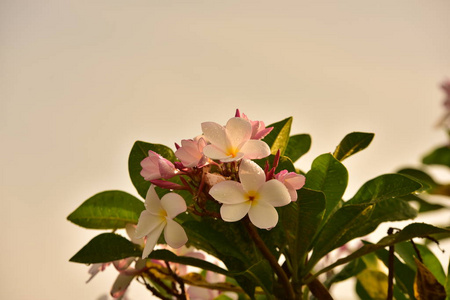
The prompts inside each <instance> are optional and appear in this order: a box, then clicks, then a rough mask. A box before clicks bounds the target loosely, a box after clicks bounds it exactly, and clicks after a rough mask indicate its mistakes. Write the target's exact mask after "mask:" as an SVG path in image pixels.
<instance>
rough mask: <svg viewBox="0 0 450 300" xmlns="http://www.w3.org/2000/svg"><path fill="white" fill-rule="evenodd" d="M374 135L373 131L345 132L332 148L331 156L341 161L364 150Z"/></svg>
mask: <svg viewBox="0 0 450 300" xmlns="http://www.w3.org/2000/svg"><path fill="white" fill-rule="evenodd" d="M373 137H374V134H373V133H367V132H352V133H349V134H347V135H346V136H345V137H344V138H343V139H342V141H341V142H340V143H339V145H338V146H337V147H336V150H334V153H333V156H334V157H336V159H337V160H339V161H343V160H344V159H346V158H347V157H350V156H352V155H353V154H355V153H358V152H359V151H361V150H364V149H365V148H367V146H369V144H370V143H371V142H372V139H373Z"/></svg>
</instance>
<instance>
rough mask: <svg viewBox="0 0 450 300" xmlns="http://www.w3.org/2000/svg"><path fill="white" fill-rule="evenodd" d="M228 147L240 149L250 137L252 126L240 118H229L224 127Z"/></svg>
mask: <svg viewBox="0 0 450 300" xmlns="http://www.w3.org/2000/svg"><path fill="white" fill-rule="evenodd" d="M225 132H226V135H227V138H228V142H229V143H230V144H229V146H232V147H233V148H240V147H241V146H242V145H243V144H244V143H245V142H246V141H248V140H249V139H250V137H251V136H252V125H251V124H250V122H249V121H247V120H244V119H242V118H231V119H230V120H228V122H227V125H226V126H225Z"/></svg>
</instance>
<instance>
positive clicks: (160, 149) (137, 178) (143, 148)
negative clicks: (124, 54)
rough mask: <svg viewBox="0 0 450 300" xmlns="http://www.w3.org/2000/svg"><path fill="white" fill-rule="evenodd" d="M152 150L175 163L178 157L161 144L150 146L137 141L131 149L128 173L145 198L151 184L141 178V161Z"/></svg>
mask: <svg viewBox="0 0 450 300" xmlns="http://www.w3.org/2000/svg"><path fill="white" fill-rule="evenodd" d="M149 150H152V151H154V152H156V153H158V154H159V155H161V156H162V157H164V158H166V159H168V160H170V161H171V162H173V161H175V159H176V157H175V154H174V153H173V151H172V149H170V148H169V147H166V146H164V145H160V144H150V143H146V142H141V141H137V142H135V143H134V145H133V148H132V149H131V152H130V156H129V157H128V172H129V174H130V178H131V181H132V182H133V185H134V187H135V188H136V190H137V192H138V193H139V195H141V196H142V198H145V196H146V195H147V191H148V189H149V187H150V182H149V181H146V180H144V178H143V177H142V176H141V171H142V167H141V161H142V160H143V159H144V158H146V157H147V156H148V151H149Z"/></svg>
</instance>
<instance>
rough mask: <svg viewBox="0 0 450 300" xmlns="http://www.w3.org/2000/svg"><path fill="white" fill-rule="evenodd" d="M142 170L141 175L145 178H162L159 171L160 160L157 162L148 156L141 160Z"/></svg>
mask: <svg viewBox="0 0 450 300" xmlns="http://www.w3.org/2000/svg"><path fill="white" fill-rule="evenodd" d="M141 167H142V170H141V172H140V174H141V176H142V177H144V179H145V180H153V179H158V178H161V174H160V173H159V166H158V162H155V161H154V160H153V159H152V158H150V157H146V158H144V159H143V160H142V161H141Z"/></svg>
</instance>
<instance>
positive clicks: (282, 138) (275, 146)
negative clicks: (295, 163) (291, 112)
mask: <svg viewBox="0 0 450 300" xmlns="http://www.w3.org/2000/svg"><path fill="white" fill-rule="evenodd" d="M291 124H292V117H289V118H286V119H284V120H282V121H279V122H276V123H273V124H270V125H269V126H267V127H273V130H272V131H271V132H270V133H269V134H268V135H267V136H266V137H264V139H263V141H264V142H266V143H267V145H269V147H270V153H271V154H273V155H275V154H276V153H277V151H278V150H280V154H281V155H284V151H285V150H286V147H287V145H288V142H289V133H290V132H291Z"/></svg>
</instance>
